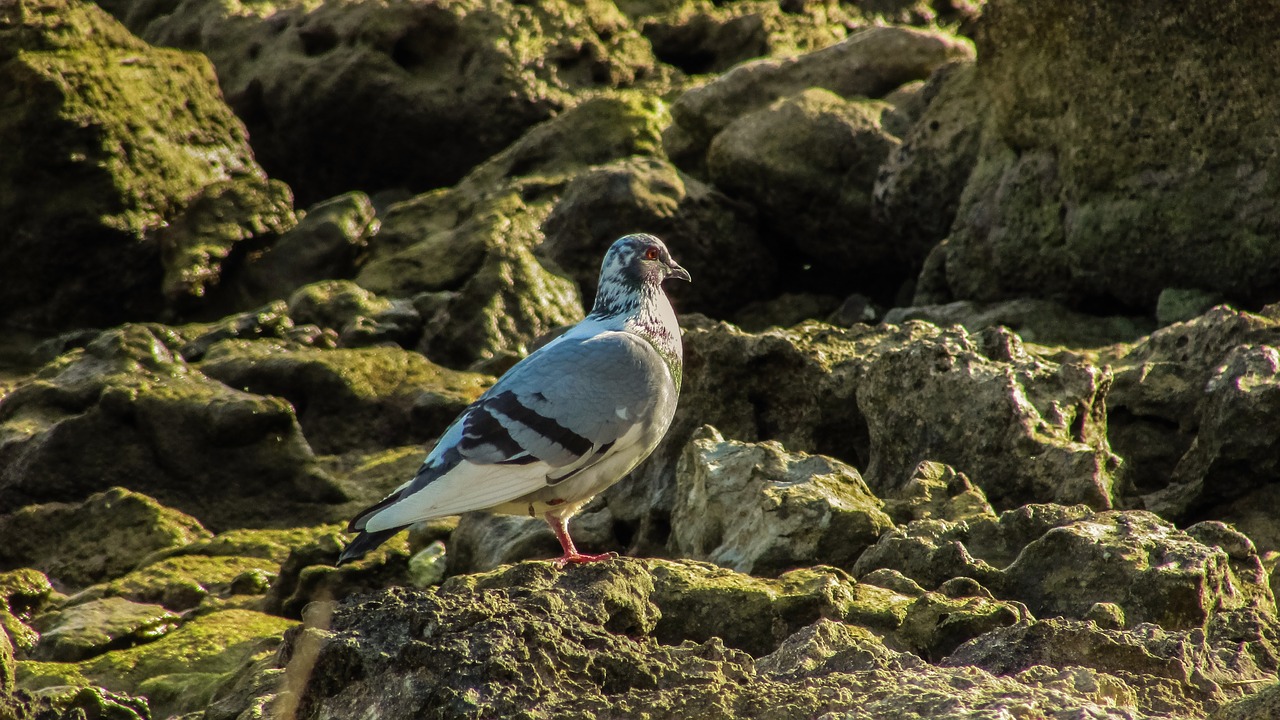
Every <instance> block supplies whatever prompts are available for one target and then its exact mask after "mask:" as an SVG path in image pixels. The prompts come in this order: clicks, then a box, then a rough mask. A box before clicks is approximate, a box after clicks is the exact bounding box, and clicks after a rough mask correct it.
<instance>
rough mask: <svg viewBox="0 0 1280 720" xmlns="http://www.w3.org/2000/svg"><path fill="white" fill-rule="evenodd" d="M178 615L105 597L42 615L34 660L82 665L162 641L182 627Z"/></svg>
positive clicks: (153, 607) (156, 607) (162, 609)
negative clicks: (118, 650)
mask: <svg viewBox="0 0 1280 720" xmlns="http://www.w3.org/2000/svg"><path fill="white" fill-rule="evenodd" d="M178 622H179V618H178V616H177V615H174V614H173V613H171V612H169V611H168V610H165V609H164V608H163V607H161V606H159V605H146V604H141V603H135V602H130V601H128V600H125V599H124V598H118V597H113V598H104V599H102V600H93V601H90V602H86V603H81V604H78V605H72V606H70V607H68V608H65V609H63V610H55V611H53V612H51V613H48V614H46V615H44V616H41V617H40V618H39V619H38V621H37V625H38V626H39V628H40V630H41V634H40V643H39V644H38V645H36V647H35V649H34V651H32V653H31V658H32V659H33V660H51V661H54V662H78V661H80V660H87V659H89V658H91V657H94V656H96V655H101V654H102V653H104V652H108V651H110V650H117V649H121V648H128V647H133V646H135V645H140V644H142V643H145V642H150V641H152V640H156V639H159V638H161V637H163V636H164V635H165V634H166V633H168V632H170V631H171V630H173V629H174V628H176V627H177V626H178Z"/></svg>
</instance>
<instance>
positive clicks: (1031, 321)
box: [884, 298, 1155, 348]
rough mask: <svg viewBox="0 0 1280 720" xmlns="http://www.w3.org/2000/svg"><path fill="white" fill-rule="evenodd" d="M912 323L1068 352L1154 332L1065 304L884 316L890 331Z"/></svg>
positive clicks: (1004, 304)
mask: <svg viewBox="0 0 1280 720" xmlns="http://www.w3.org/2000/svg"><path fill="white" fill-rule="evenodd" d="M908 320H924V321H926V322H931V323H933V324H934V325H938V326H947V325H962V326H964V329H965V330H968V331H969V332H970V333H978V332H982V331H983V330H985V329H987V328H990V327H1007V328H1009V329H1010V330H1012V331H1014V332H1016V333H1017V334H1018V337H1020V338H1022V340H1023V341H1024V342H1027V343H1035V344H1036V345H1046V346H1066V347H1069V348H1096V347H1103V346H1107V345H1115V344H1117V343H1132V342H1135V341H1138V340H1140V339H1141V338H1142V337H1143V336H1145V335H1149V334H1150V333H1151V331H1152V330H1154V329H1155V325H1154V324H1153V323H1152V322H1151V321H1150V320H1149V319H1147V318H1142V317H1129V316H1125V315H1111V316H1107V317H1100V316H1097V315H1087V314H1085V313H1081V312H1076V311H1075V310H1071V309H1070V308H1068V307H1066V306H1065V305H1063V304H1061V303H1057V302H1054V301H1052V300H1040V299H1036V298H1021V299H1018V300H1003V301H999V302H991V303H977V302H972V301H970V300H957V301H955V302H950V303H946V304H944V305H914V306H910V307H896V308H893V309H892V310H889V311H888V312H886V313H885V314H884V322H885V323H888V324H891V325H898V324H901V323H904V322H906V321H908Z"/></svg>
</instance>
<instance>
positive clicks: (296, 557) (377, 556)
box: [263, 526, 410, 618]
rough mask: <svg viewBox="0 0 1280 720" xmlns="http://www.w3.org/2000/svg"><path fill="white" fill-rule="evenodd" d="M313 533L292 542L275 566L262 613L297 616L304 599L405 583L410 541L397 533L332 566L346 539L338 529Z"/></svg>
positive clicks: (332, 597)
mask: <svg viewBox="0 0 1280 720" xmlns="http://www.w3.org/2000/svg"><path fill="white" fill-rule="evenodd" d="M318 531H319V532H317V533H316V534H315V535H314V537H313V538H312V539H311V540H310V541H309V542H306V543H303V544H299V545H297V546H295V547H293V548H292V549H291V550H290V552H289V556H288V557H287V558H285V560H284V562H283V563H281V564H280V565H279V576H278V577H276V578H275V580H274V581H273V582H272V583H271V589H270V591H269V592H268V593H267V597H266V598H265V600H264V602H263V607H264V608H265V609H266V611H267V612H270V613H274V614H276V615H283V616H285V617H291V618H301V617H302V613H303V610H304V609H305V608H306V607H307V605H308V604H310V603H312V602H316V601H320V602H332V601H334V600H341V599H343V598H346V597H347V596H349V595H354V594H357V593H361V592H370V591H373V590H377V589H381V588H385V587H388V586H396V585H407V584H408V581H409V576H408V565H409V555H410V553H409V545H408V543H407V542H406V539H405V536H403V535H398V536H396V537H395V538H392V539H391V540H389V541H388V542H387V543H386V544H384V545H382V546H381V547H379V548H378V549H377V550H375V551H374V552H371V553H369V554H368V555H366V556H365V557H364V558H362V559H360V560H358V561H356V562H354V563H350V564H347V565H343V566H342V567H334V563H335V562H336V561H337V559H338V555H339V554H340V553H341V552H342V548H343V546H344V545H346V539H345V538H344V537H343V536H342V534H341V532H340V531H339V530H338V528H336V527H333V526H330V527H326V528H318Z"/></svg>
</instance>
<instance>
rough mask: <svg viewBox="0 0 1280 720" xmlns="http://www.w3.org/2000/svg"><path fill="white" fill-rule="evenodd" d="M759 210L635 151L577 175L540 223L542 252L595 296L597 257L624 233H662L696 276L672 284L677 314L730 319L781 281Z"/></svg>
mask: <svg viewBox="0 0 1280 720" xmlns="http://www.w3.org/2000/svg"><path fill="white" fill-rule="evenodd" d="M755 219H756V216H755V213H754V211H753V210H752V209H751V208H750V207H748V206H746V205H745V204H743V203H740V202H735V201H733V200H731V199H730V198H728V197H727V196H725V195H724V194H723V193H721V192H720V191H718V190H716V189H715V188H713V187H711V186H710V185H707V184H706V183H703V182H702V181H700V180H698V179H696V178H693V177H691V176H689V175H686V174H685V173H683V172H681V171H679V170H677V169H676V168H675V166H674V165H672V164H671V163H669V162H667V161H666V160H663V159H660V158H654V157H631V158H627V159H624V160H620V161H618V162H614V163H609V164H607V165H603V166H598V167H595V168H593V169H590V170H587V171H585V172H583V173H581V174H579V175H577V176H576V177H575V178H574V179H573V181H572V182H570V183H569V185H568V186H566V187H565V190H564V194H563V195H562V196H561V198H560V200H559V202H557V203H556V206H555V209H554V210H552V211H551V214H550V215H549V216H547V220H546V222H545V223H544V224H543V232H544V233H545V235H546V240H545V241H544V242H543V243H542V244H541V245H539V246H538V249H537V254H538V256H539V257H545V258H548V259H550V260H551V261H552V262H554V263H555V265H556V266H557V267H559V268H561V269H563V270H564V271H566V272H568V273H569V275H570V276H572V277H573V279H574V280H575V281H577V283H578V287H579V288H580V289H581V290H582V293H583V296H584V298H593V297H594V296H595V291H596V282H597V280H598V279H599V277H600V261H601V260H602V259H603V258H604V253H605V252H606V251H607V250H608V249H609V246H610V245H611V244H613V241H614V240H616V239H618V238H619V237H621V236H623V235H626V234H628V233H632V232H640V231H642V232H647V233H651V234H654V235H657V236H658V237H660V238H662V240H663V242H665V243H666V245H667V247H668V248H670V249H671V254H672V256H673V257H674V258H675V259H676V260H677V261H678V262H679V263H680V264H681V265H682V266H683V267H684V268H685V269H687V270H688V271H689V274H690V275H692V276H693V282H692V283H687V284H686V283H669V284H668V285H667V286H666V290H667V292H668V294H669V295H670V297H671V299H672V303H673V304H674V305H675V306H676V307H677V309H678V311H679V312H701V313H707V314H709V315H713V316H715V317H725V316H726V315H727V314H728V313H730V312H731V311H733V310H735V309H737V308H739V307H741V306H742V305H744V304H746V303H747V302H749V301H751V300H755V299H757V298H761V297H768V296H770V295H772V294H773V292H774V291H775V289H776V286H777V276H778V264H779V261H778V259H777V257H776V256H775V255H774V254H773V253H771V252H769V250H768V249H767V248H766V247H765V246H764V245H763V244H762V243H761V241H760V240H759V238H758V233H757V230H756V224H755Z"/></svg>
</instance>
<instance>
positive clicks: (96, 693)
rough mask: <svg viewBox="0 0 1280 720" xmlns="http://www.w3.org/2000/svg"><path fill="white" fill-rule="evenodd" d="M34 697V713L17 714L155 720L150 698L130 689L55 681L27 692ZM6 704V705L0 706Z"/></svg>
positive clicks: (39, 718)
mask: <svg viewBox="0 0 1280 720" xmlns="http://www.w3.org/2000/svg"><path fill="white" fill-rule="evenodd" d="M23 694H24V695H26V696H27V697H28V698H30V700H31V702H30V706H29V707H30V710H29V712H31V713H32V714H31V715H30V716H27V715H18V716H16V717H19V718H26V717H32V718H34V719H35V720H46V719H47V718H48V719H52V718H93V719H94V720H151V718H152V715H151V706H150V705H149V704H148V703H147V699H146V698H145V697H141V696H134V695H129V694H127V693H117V692H111V691H110V690H104V689H102V688H100V687H79V686H76V685H55V686H52V687H47V688H42V689H40V690H38V691H36V692H34V693H23ZM0 707H2V706H0Z"/></svg>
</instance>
